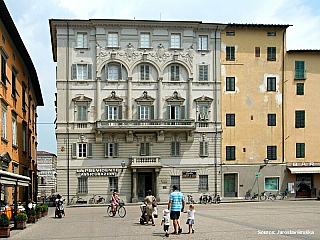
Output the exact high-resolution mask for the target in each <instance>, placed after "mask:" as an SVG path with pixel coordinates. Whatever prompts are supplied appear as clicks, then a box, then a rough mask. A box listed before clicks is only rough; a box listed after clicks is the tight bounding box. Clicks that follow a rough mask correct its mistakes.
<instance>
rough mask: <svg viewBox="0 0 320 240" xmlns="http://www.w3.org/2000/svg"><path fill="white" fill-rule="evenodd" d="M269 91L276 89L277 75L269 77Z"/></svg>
mask: <svg viewBox="0 0 320 240" xmlns="http://www.w3.org/2000/svg"><path fill="white" fill-rule="evenodd" d="M267 91H268V92H274V91H276V78H275V77H267Z"/></svg>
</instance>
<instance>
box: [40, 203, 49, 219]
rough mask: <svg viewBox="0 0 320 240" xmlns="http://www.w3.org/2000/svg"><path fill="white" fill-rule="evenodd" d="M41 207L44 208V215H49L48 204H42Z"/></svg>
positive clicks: (42, 211) (42, 210)
mask: <svg viewBox="0 0 320 240" xmlns="http://www.w3.org/2000/svg"><path fill="white" fill-rule="evenodd" d="M41 207H42V209H41V213H42V217H45V216H47V215H48V205H42V206H41Z"/></svg>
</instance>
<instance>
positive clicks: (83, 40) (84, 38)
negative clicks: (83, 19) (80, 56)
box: [77, 33, 88, 48]
mask: <svg viewBox="0 0 320 240" xmlns="http://www.w3.org/2000/svg"><path fill="white" fill-rule="evenodd" d="M77 47H78V48H87V47H88V35H87V34H86V33H78V39H77Z"/></svg>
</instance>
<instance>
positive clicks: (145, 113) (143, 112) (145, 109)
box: [140, 106, 149, 119]
mask: <svg viewBox="0 0 320 240" xmlns="http://www.w3.org/2000/svg"><path fill="white" fill-rule="evenodd" d="M140 119H149V106H140Z"/></svg>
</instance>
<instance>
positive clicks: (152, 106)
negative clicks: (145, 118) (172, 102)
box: [150, 105, 154, 119]
mask: <svg viewBox="0 0 320 240" xmlns="http://www.w3.org/2000/svg"><path fill="white" fill-rule="evenodd" d="M150 119H154V105H151V106H150Z"/></svg>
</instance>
